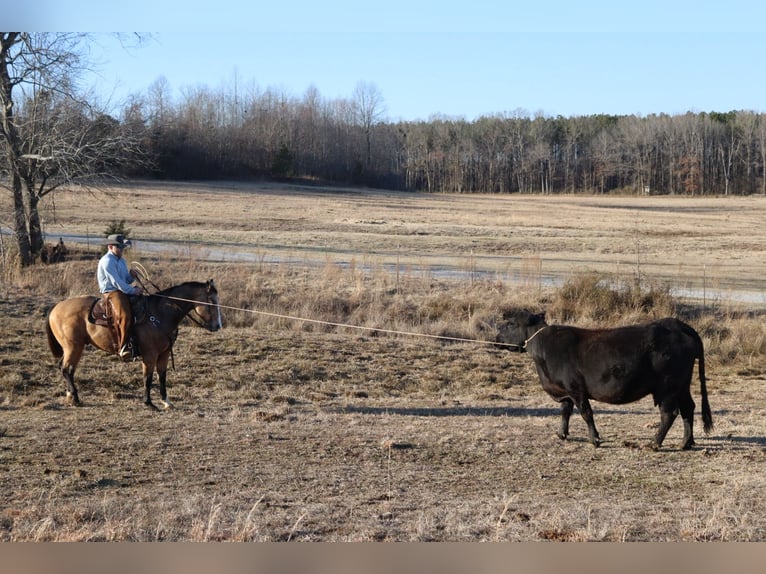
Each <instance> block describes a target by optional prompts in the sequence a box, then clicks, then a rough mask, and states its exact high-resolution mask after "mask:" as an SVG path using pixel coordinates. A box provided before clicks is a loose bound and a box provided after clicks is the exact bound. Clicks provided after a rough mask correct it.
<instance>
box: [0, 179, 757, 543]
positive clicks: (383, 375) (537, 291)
mask: <svg viewBox="0 0 766 574" xmlns="http://www.w3.org/2000/svg"><path fill="white" fill-rule="evenodd" d="M190 187H191V186H190ZM204 192H207V193H204ZM75 198H76V196H75V195H74V194H71V195H62V196H61V197H60V198H58V199H57V205H56V222H55V223H53V222H52V221H50V220H49V221H48V223H47V225H48V230H49V233H51V227H54V226H58V228H59V229H60V230H61V231H60V233H75V232H83V233H85V231H86V230H90V231H89V232H90V233H91V234H95V233H96V231H95V230H100V229H101V228H102V227H105V226H106V224H107V223H108V221H110V220H111V219H115V218H116V219H120V218H122V217H126V219H127V221H128V226H129V227H131V228H132V229H133V234H134V236H136V238H138V241H137V245H136V249H134V250H133V252H132V253H130V257H132V258H134V259H139V260H140V261H141V262H142V263H143V264H144V265H145V266H146V267H147V268H148V269H149V270H150V272H151V275H152V279H153V280H154V281H155V282H156V283H158V284H159V285H160V286H163V287H164V286H167V285H170V284H173V283H177V282H180V281H184V280H187V279H204V278H207V277H215V278H216V281H217V283H218V284H219V287H220V290H221V296H222V302H223V304H224V305H225V306H226V309H225V320H226V328H225V329H224V330H223V331H221V332H219V333H215V334H210V333H205V332H203V331H201V330H200V329H198V328H196V327H193V326H189V325H184V326H182V328H181V333H180V336H179V339H178V343H177V345H176V354H175V363H176V369H175V370H174V371H171V372H170V373H169V383H170V388H169V392H170V398H171V401H173V402H174V404H175V405H176V407H177V408H176V409H175V410H172V411H168V412H164V413H159V414H158V413H153V412H149V411H146V410H144V409H143V407H142V406H141V402H140V395H141V389H140V381H139V379H140V368H139V366H138V364H123V363H120V362H118V361H117V360H115V359H114V358H113V357H107V356H105V355H103V354H101V353H99V352H96V351H93V350H91V351H89V352H87V353H86V356H85V357H84V359H83V361H82V363H81V368H80V370H79V371H78V380H79V383H80V394H81V398H82V399H83V401H84V402H85V406H84V407H82V408H71V407H66V406H64V402H63V392H64V387H63V381H62V380H61V377H60V374H59V373H58V372H57V370H56V368H55V366H54V365H53V362H52V359H50V358H49V354H48V351H47V348H46V344H45V341H44V336H43V332H42V326H43V321H44V317H45V313H46V311H47V309H48V307H49V306H50V305H51V304H53V303H54V302H55V301H57V300H59V299H61V298H63V297H67V296H70V295H77V294H82V293H91V292H93V291H94V289H95V282H94V279H93V273H94V269H95V260H94V259H93V258H92V257H95V256H96V255H97V253H98V250H97V249H96V248H95V247H94V246H93V245H91V248H90V250H88V249H87V247H85V248H84V251H81V252H80V253H79V254H80V255H81V256H83V257H84V258H83V259H82V260H77V261H70V262H67V263H64V264H60V265H51V266H47V267H42V266H40V267H35V268H34V269H30V270H24V271H18V270H17V269H15V268H13V267H12V266H11V265H10V264H8V263H6V266H5V267H4V268H3V273H4V275H3V282H2V286H1V287H0V295H2V297H1V298H0V316H2V319H3V320H2V323H1V325H2V326H1V327H0V367H2V369H1V370H0V421H1V422H0V485H1V486H2V489H3V493H4V503H3V505H2V506H0V538H1V539H2V540H15V541H21V540H41V541H42V540H62V541H69V540H197V541H217V540H234V541H240V540H241V541H249V540H257V541H268V540H278V541H287V540H323V541H335V540H337V541H351V540H354V541H356V540H376V541H377V540H450V541H457V540H486V541H495V540H513V541H517V540H560V541H584V540H612V541H623V540H764V539H766V520H764V518H763V517H764V516H766V506H764V502H763V501H762V497H760V496H759V493H760V492H761V491H762V490H763V488H764V478H763V476H764V473H763V472H762V471H761V470H760V468H761V467H760V465H761V464H764V462H766V458H765V456H766V422H764V421H766V417H764V412H763V409H761V408H760V407H759V406H758V405H759V404H760V394H761V391H762V387H763V383H764V380H765V377H764V375H763V372H764V370H763V367H764V356H766V347H765V345H766V343H765V342H764V341H765V340H766V329H765V328H764V322H763V320H762V316H761V315H760V314H759V313H760V308H759V306H757V305H742V304H740V303H736V302H735V301H733V300H727V299H724V298H720V297H719V298H718V299H716V300H713V299H709V300H707V301H706V306H704V307H702V306H701V302H700V301H693V300H690V299H685V298H679V297H677V296H673V295H672V293H671V292H670V291H671V289H670V288H671V287H673V286H675V285H676V284H675V283H674V282H672V281H670V282H669V281H668V279H667V275H669V274H667V273H665V272H663V273H659V274H658V276H655V275H653V274H652V270H653V269H660V270H665V271H666V270H668V269H669V268H670V266H672V265H680V263H679V262H678V261H677V260H675V259H676V258H678V257H680V252H677V250H678V249H680V248H679V247H678V246H676V244H675V243H676V242H686V241H687V238H686V234H687V233H688V234H692V235H694V237H695V238H696V240H697V241H698V244H699V246H698V247H697V248H693V247H691V246H692V245H693V244H692V243H688V244H686V247H685V249H686V253H685V259H686V260H687V261H689V260H690V259H692V258H693V257H697V258H699V259H701V260H703V261H704V262H705V263H704V264H705V265H706V266H707V272H708V277H712V276H713V273H712V272H711V269H713V268H714V267H715V263H714V262H715V261H722V260H723V254H722V251H724V250H725V249H726V245H729V246H732V250H731V253H732V255H733V256H734V257H739V258H741V261H740V263H739V264H738V266H737V267H731V268H727V274H728V276H727V277H726V280H727V281H729V282H730V283H729V284H731V285H747V286H749V287H751V288H752V286H753V285H754V283H753V281H752V279H751V276H752V275H753V274H754V271H753V268H755V269H757V268H758V267H759V266H761V265H763V257H764V253H763V250H762V249H761V247H760V246H761V245H762V244H763V243H762V242H763V237H762V235H763V233H764V232H763V231H760V230H757V229H756V228H755V227H754V226H753V227H750V228H747V231H746V233H747V235H743V237H746V239H743V242H744V243H746V244H747V246H746V247H744V248H742V249H744V251H740V250H739V249H740V248H739V247H737V248H736V249H735V248H734V247H733V246H734V245H735V243H736V242H735V241H733V240H731V241H728V240H725V239H724V238H726V237H728V236H727V234H729V235H732V236H733V235H734V234H735V233H744V231H743V229H742V226H743V225H744V223H743V222H745V221H747V220H749V219H748V218H750V217H751V216H752V217H753V218H756V217H757V216H758V214H759V213H760V210H763V209H764V208H766V201H758V200H751V199H748V198H738V199H734V200H731V202H730V203H728V202H724V201H722V200H715V199H714V200H710V201H711V203H705V202H704V201H699V202H698V201H697V200H676V201H675V202H674V201H672V200H668V199H657V198H641V199H640V200H638V199H636V200H630V199H627V198H623V199H620V200H613V199H609V198H606V199H601V198H598V199H597V198H574V197H568V198H566V197H565V198H550V199H552V200H554V204H555V205H556V206H557V208H558V209H559V210H563V211H566V210H570V209H571V214H572V215H571V218H572V219H570V221H576V228H573V227H571V226H569V227H568V226H567V225H565V223H564V220H565V219H567V217H565V216H564V214H563V213H562V211H557V210H551V209H550V207H549V206H550V205H551V204H545V203H544V201H543V200H541V199H539V198H511V199H508V198H489V197H459V196H418V197H412V196H398V195H392V194H380V193H377V192H367V191H361V190H338V191H337V193H334V192H333V191H332V190H327V189H320V190H311V189H309V190H307V189H292V188H279V189H276V188H267V187H258V188H239V187H237V188H236V189H234V186H228V187H227V186H221V187H218V188H212V189H210V190H208V189H206V188H200V189H194V188H191V189H189V190H186V189H185V188H184V187H180V186H178V187H176V186H164V187H163V188H161V189H150V188H145V187H137V188H133V189H130V190H122V191H120V193H119V194H117V195H115V196H113V198H114V203H115V205H116V208H115V211H114V213H111V214H107V215H105V216H104V218H103V219H101V220H93V219H92V213H93V210H90V209H87V208H86V207H84V206H82V205H80V206H79V207H78V206H77V205H76V203H77V202H76V201H75ZM169 199H172V202H171V201H169ZM526 200H528V201H529V203H527V202H526ZM727 201H728V200H727ZM564 208H566V209H564ZM639 208H640V209H641V213H642V216H641V217H642V219H641V222H640V226H641V228H642V234H641V235H640V236H638V235H635V234H634V233H633V229H634V228H635V226H636V223H635V218H636V215H635V213H636V210H638V209H639ZM713 208H716V209H718V210H719V211H716V209H713ZM669 211H673V212H674V213H673V215H668V212H669ZM86 212H87V213H86ZM132 212H135V214H136V215H135V217H134V218H130V217H127V215H126V214H130V213H132ZM604 212H606V213H609V214H614V215H613V216H610V217H609V218H604V217H603V213H604ZM690 213H693V214H695V215H693V216H691V215H689V214H690ZM619 214H622V215H621V216H620V217H621V219H620V217H618V215H619ZM86 215H91V219H86ZM687 215H689V217H688V218H687ZM696 219H700V220H702V221H703V223H702V225H704V226H705V229H706V230H707V231H711V230H712V229H715V237H714V238H711V239H708V238H705V237H703V235H704V233H701V232H698V231H697V228H696V227H694V226H693V225H692V223H691V222H692V221H695V220H696ZM670 220H673V222H674V225H671V224H670ZM620 221H622V226H623V227H622V233H620ZM138 222H140V224H139V223H138ZM705 222H706V223H705ZM727 222H730V223H731V224H732V226H733V227H731V228H726V227H725V226H726V225H727ZM181 224H184V225H185V226H186V227H185V228H182V227H180V226H181ZM503 229H505V231H502V230H503ZM644 232H645V233H644ZM631 234H633V235H632V237H631ZM52 235H54V236H55V235H56V234H55V233H52ZM520 235H523V236H524V238H522V237H520ZM622 235H626V236H628V238H627V239H624V238H623V239H620V238H621V236H622ZM658 235H661V236H662V237H673V241H672V242H670V243H668V242H667V241H665V243H664V245H665V246H666V248H667V253H665V252H662V253H660V252H659V251H657V255H655V254H654V253H655V251H654V250H655V249H657V250H659V248H660V246H661V245H662V244H663V241H662V239H661V238H660V237H658ZM192 236H194V239H192ZM256 236H257V237H258V239H257V240H255V239H254V238H255V237H256ZM166 237H167V238H170V239H174V240H175V241H176V242H177V245H175V247H174V248H175V251H171V252H159V253H158V252H153V251H149V250H144V249H143V248H142V245H141V241H145V242H149V241H154V240H156V241H159V240H160V239H162V238H166ZM4 241H5V243H4V246H5V253H6V255H8V256H9V257H11V256H12V250H11V249H10V247H9V244H8V237H7V236H6V237H5V238H4ZM192 241H197V242H198V243H192ZM636 241H639V242H640V244H641V258H642V259H641V260H640V262H639V263H640V268H639V266H638V265H637V264H636V263H635V262H634V263H632V264H628V263H621V265H620V267H621V270H616V269H615V266H614V265H613V262H614V259H617V258H620V259H621V260H623V261H627V260H628V259H630V257H631V256H632V255H634V254H635V251H631V249H632V248H635V242H636ZM94 242H95V235H94ZM215 242H219V243H220V244H222V245H226V246H227V249H228V250H229V251H230V252H236V253H244V252H250V251H251V250H252V252H253V253H255V254H256V257H254V258H253V259H252V260H251V261H248V262H246V263H242V262H240V263H235V262H226V261H224V262H220V261H218V262H216V261H213V260H209V259H212V257H211V252H212V251H213V250H214V248H213V247H211V245H214V244H215ZM584 243H587V245H583V244H584ZM718 244H721V245H722V247H721V248H720V249H719V248H715V245H718ZM399 245H401V246H402V247H397V246H399ZM631 246H633V247H632V248H631ZM215 249H218V246H215ZM559 249H560V251H559ZM748 249H749V254H748V252H747V250H748ZM455 253H458V254H461V253H462V254H467V255H466V256H465V257H463V256H462V255H461V256H459V257H458V256H455ZM492 253H494V254H495V255H491V254H492ZM497 253H503V254H504V255H502V256H500V255H496V254H497ZM507 253H512V255H506V254H507ZM740 253H741V255H740ZM258 254H260V255H261V256H260V257H258ZM278 254H281V255H285V256H288V255H289V256H290V257H292V258H293V260H292V261H287V260H286V259H283V258H280V260H279V261H274V260H271V259H270V257H273V256H275V255H278ZM692 256H693V257H692ZM87 257H91V258H90V259H88V258H87ZM568 257H570V258H572V259H570V260H569V262H568V263H567V262H566V259H567V258H568ZM397 258H398V263H399V265H398V266H397V265H396V263H397ZM559 259H560V260H561V261H560V262H559ZM586 259H589V260H590V261H591V262H592V264H591V265H587V266H585V265H582V262H583V261H584V260H586ZM674 260H675V263H672V264H671V263H669V262H671V261H674ZM487 261H491V262H492V265H495V266H496V267H495V269H496V272H492V271H491V269H489V263H487ZM744 261H748V262H752V265H753V268H751V267H750V264H748V265H744V264H743V263H742V262H744ZM392 264H393V265H392ZM445 265H446V266H451V268H452V269H455V270H458V271H462V273H459V274H453V275H448V276H446V277H442V276H440V275H438V273H437V272H436V266H445ZM689 265H690V264H689ZM590 267H593V269H590ZM586 268H587V269H586ZM479 271H490V272H489V273H479ZM586 271H587V272H586ZM559 272H560V274H559ZM546 273H549V274H551V275H554V274H555V275H557V277H560V278H562V280H563V283H562V284H561V285H558V286H550V285H548V284H547V283H546V281H544V279H545V274H546ZM671 275H672V274H671ZM711 281H712V280H711ZM711 289H712V287H711ZM511 306H525V307H528V308H531V309H534V310H545V311H546V312H547V313H548V316H549V319H550V320H551V321H556V322H569V323H576V324H581V325H586V326H587V325H596V324H598V325H614V324H625V323H630V322H635V321H639V320H645V319H647V318H650V317H655V316H662V315H667V314H673V315H680V316H683V317H684V318H686V319H687V320H689V321H690V322H691V323H692V324H693V325H694V326H695V327H696V328H697V329H698V330H699V331H700V333H701V334H702V335H703V338H704V341H705V344H706V352H707V357H706V358H707V360H708V365H707V366H708V376H709V378H710V382H709V385H708V389H709V392H710V402H711V405H712V408H713V415H714V418H715V422H716V430H715V431H714V432H713V434H712V435H710V436H709V437H705V436H704V435H703V434H702V433H701V424H700V422H699V416H698V418H697V421H696V422H697V425H696V429H697V443H698V446H697V448H696V449H695V450H693V451H691V452H681V451H679V450H677V446H678V443H679V442H680V437H681V425H680V423H676V425H675V426H674V427H673V428H672V429H671V432H670V434H669V436H668V439H667V441H666V445H665V447H664V448H663V449H662V451H660V452H653V451H651V450H649V449H645V448H643V445H645V444H647V443H648V441H649V439H650V437H651V436H652V434H653V433H654V427H655V425H656V423H657V422H658V420H659V415H658V413H657V411H656V408H654V407H653V405H652V404H651V400H650V399H649V398H647V399H644V400H642V401H639V402H637V403H634V404H631V405H626V406H623V407H616V406H611V405H604V404H600V403H594V410H595V416H596V421H597V424H598V425H599V430H600V431H601V435H602V437H603V438H604V439H605V441H604V445H603V446H602V448H600V449H594V448H593V447H592V446H591V445H590V444H589V443H587V441H586V430H585V425H584V423H583V422H582V421H581V420H580V419H579V418H576V419H573V421H572V434H571V437H570V440H568V441H567V442H561V441H559V440H558V439H557V438H556V437H555V429H556V426H557V418H558V417H557V414H556V404H555V403H554V402H553V401H551V400H550V399H549V398H548V397H547V395H545V393H544V392H543V391H542V390H541V389H540V388H539V384H538V383H537V380H536V375H535V373H534V372H533V369H532V367H531V365H530V363H529V361H528V359H527V357H526V356H524V355H518V354H512V353H508V352H505V351H502V350H500V349H495V348H494V347H492V346H490V345H485V344H483V343H482V342H481V341H484V340H487V339H491V337H492V334H493V320H494V318H495V317H497V316H498V315H499V314H500V313H501V312H502V310H503V309H506V308H508V307H511ZM264 313H268V314H264ZM294 317H298V318H303V319H312V320H313V321H318V322H313V321H312V322H307V321H300V320H296V319H295V318H294ZM319 321H321V322H319ZM326 322H330V323H343V324H351V325H355V326H357V327H361V328H359V329H355V328H349V327H337V326H334V325H328V324H326ZM376 329H385V330H386V331H390V330H396V331H404V332H406V333H407V334H392V333H389V332H380V331H377V330H376ZM418 333H421V334H429V335H438V336H448V337H459V338H468V339H475V340H476V341H477V342H476V343H463V342H452V341H449V340H441V339H433V338H424V337H419V336H417V334H418ZM693 395H694V396H695V400H696V401H697V403H698V404H699V399H698V397H699V388H698V384H697V383H695V385H694V388H693ZM698 410H699V409H698Z"/></svg>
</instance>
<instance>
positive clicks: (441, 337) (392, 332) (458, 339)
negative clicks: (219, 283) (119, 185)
mask: <svg viewBox="0 0 766 574" xmlns="http://www.w3.org/2000/svg"><path fill="white" fill-rule="evenodd" d="M155 296H157V297H165V298H166V299H174V300H176V301H184V302H186V303H195V304H197V305H208V306H210V307H218V308H219V309H228V310H230V311H241V312H243V313H252V314H255V315H264V316H266V317H274V318H277V319H288V320H290V321H304V322H306V323H314V324H317V325H328V326H330V327H342V328H345V329H357V330H361V331H374V332H376V333H386V334H389V335H406V336H409V337H425V338H428V339H439V340H442V341H453V342H459V343H474V344H479V345H493V346H500V347H520V346H521V345H516V344H514V343H496V342H495V341H486V340H482V339H467V338H463V337H447V336H445V335H430V334H428V333H416V332H414V331H398V330H396V329H382V328H380V327H363V326H361V325H351V324H349V323H335V322H332V321H322V320H320V319H307V318H305V317H295V316H293V315H283V314H281V313H271V312H269V311H258V310H255V309H244V308H242V307H231V306H229V305H221V304H220V303H217V304H216V303H208V302H206V301H197V300H195V299H184V298H182V297H173V296H170V295H159V294H157V293H155Z"/></svg>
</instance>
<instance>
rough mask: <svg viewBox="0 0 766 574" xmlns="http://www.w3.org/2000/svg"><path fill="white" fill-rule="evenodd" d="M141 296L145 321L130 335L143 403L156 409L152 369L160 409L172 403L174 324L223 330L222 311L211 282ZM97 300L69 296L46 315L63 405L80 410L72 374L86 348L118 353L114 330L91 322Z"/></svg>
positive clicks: (168, 406) (182, 284) (137, 325)
mask: <svg viewBox="0 0 766 574" xmlns="http://www.w3.org/2000/svg"><path fill="white" fill-rule="evenodd" d="M143 297H145V300H146V313H145V314H143V313H142V315H145V317H146V318H145V320H141V319H140V318H137V319H138V320H137V321H134V326H133V334H134V340H135V343H136V344H137V346H138V350H139V353H140V356H141V362H142V364H143V376H144V404H145V405H146V406H147V407H149V408H151V409H153V410H159V409H157V407H156V406H155V405H154V403H152V400H151V396H150V391H151V387H152V379H153V378H154V371H155V370H156V371H157V375H158V378H159V388H160V399H161V400H162V404H163V407H164V408H166V409H168V408H171V407H172V406H173V405H172V404H171V403H170V402H169V401H168V397H167V388H166V381H167V369H168V360H169V359H170V358H171V356H172V352H173V343H175V340H176V337H177V336H178V325H179V324H180V323H181V321H182V320H183V318H184V317H187V316H188V317H189V319H191V320H192V321H193V322H195V323H197V324H198V325H199V326H201V327H203V328H205V329H207V330H208V331H211V332H213V331H217V330H218V329H220V328H221V326H222V325H221V307H220V304H219V302H218V290H217V289H216V287H215V283H214V282H213V280H212V279H210V280H208V281H207V282H199V281H187V282H185V283H181V284H180V285H175V286H173V287H169V288H167V289H164V290H161V291H158V292H157V293H153V294H150V295H147V296H143ZM98 299H99V298H98V297H92V296H82V297H71V298H69V299H65V300H63V301H60V302H59V303H56V305H54V306H53V308H52V309H51V310H50V312H49V313H48V316H47V319H46V323H45V330H46V333H47V335H48V346H49V347H50V350H51V353H52V354H53V356H54V357H55V358H57V359H59V366H60V368H61V372H62V374H63V375H64V380H65V382H66V389H67V392H66V401H67V403H69V404H71V405H74V406H80V405H81V404H82V403H81V402H80V397H79V394H78V392H77V387H76V386H75V383H74V373H75V370H76V369H77V364H78V363H79V362H80V358H81V357H82V353H83V350H84V349H85V346H86V345H88V344H90V345H93V346H94V347H96V348H98V349H101V350H102V351H106V352H108V353H110V354H117V346H116V343H115V338H114V334H113V332H112V329H111V328H110V327H107V326H103V325H97V324H95V323H94V322H92V321H91V320H90V319H89V315H90V313H91V309H92V308H93V306H94V305H95V303H96V302H97V301H98Z"/></svg>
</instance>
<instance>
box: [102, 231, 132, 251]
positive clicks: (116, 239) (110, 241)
mask: <svg viewBox="0 0 766 574" xmlns="http://www.w3.org/2000/svg"><path fill="white" fill-rule="evenodd" d="M106 244H107V245H116V246H117V247H123V248H124V247H130V239H125V236H124V235H122V234H121V233H113V234H112V235H110V236H109V237H107V238H106Z"/></svg>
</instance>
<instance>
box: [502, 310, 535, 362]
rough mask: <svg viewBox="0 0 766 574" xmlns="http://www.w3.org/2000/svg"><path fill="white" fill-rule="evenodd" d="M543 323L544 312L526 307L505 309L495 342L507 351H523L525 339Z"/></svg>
mask: <svg viewBox="0 0 766 574" xmlns="http://www.w3.org/2000/svg"><path fill="white" fill-rule="evenodd" d="M545 325H546V322H545V313H531V312H529V311H527V310H526V309H513V310H511V311H506V312H505V313H503V319H502V321H501V322H500V324H499V325H498V328H497V336H495V343H497V344H498V347H503V348H505V349H508V350H509V351H515V352H519V353H523V352H524V351H525V348H524V345H525V343H526V341H527V339H529V338H530V337H531V336H532V335H534V334H535V333H536V332H537V331H539V330H540V329H541V328H543V327H545Z"/></svg>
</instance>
